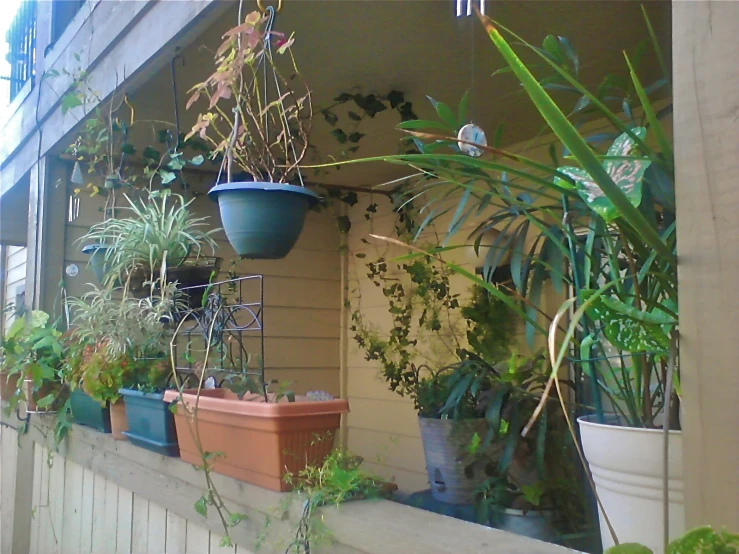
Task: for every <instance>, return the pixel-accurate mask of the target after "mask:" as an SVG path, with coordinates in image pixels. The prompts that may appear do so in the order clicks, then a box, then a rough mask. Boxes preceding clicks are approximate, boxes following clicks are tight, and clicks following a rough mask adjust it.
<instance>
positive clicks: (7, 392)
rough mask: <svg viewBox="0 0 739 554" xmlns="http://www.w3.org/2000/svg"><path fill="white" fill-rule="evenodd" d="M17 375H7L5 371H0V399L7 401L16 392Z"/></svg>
mask: <svg viewBox="0 0 739 554" xmlns="http://www.w3.org/2000/svg"><path fill="white" fill-rule="evenodd" d="M19 375H20V374H19V373H14V374H13V375H8V372H7V371H0V398H2V399H3V400H7V399H9V398H10V397H11V396H13V395H14V394H15V393H16V391H17V390H18V379H19Z"/></svg>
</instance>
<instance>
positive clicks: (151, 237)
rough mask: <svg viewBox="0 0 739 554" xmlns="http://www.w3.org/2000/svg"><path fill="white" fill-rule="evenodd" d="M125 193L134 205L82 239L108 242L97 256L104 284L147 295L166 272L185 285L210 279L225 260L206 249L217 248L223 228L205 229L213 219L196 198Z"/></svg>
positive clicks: (167, 193) (164, 193) (171, 279)
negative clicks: (202, 213) (197, 209)
mask: <svg viewBox="0 0 739 554" xmlns="http://www.w3.org/2000/svg"><path fill="white" fill-rule="evenodd" d="M125 198H126V200H127V202H128V206H127V207H121V208H118V212H119V216H118V217H116V218H111V219H107V220H105V221H103V222H101V223H97V224H95V225H93V226H92V227H91V228H90V230H89V232H88V233H87V234H86V235H84V236H83V237H81V238H80V239H79V240H80V241H83V242H90V241H92V242H95V243H98V244H105V245H106V249H105V252H104V253H103V252H102V251H101V250H100V249H98V251H97V253H96V254H95V255H94V256H93V262H94V260H95V256H101V258H100V260H101V262H102V263H103V264H104V266H105V267H104V270H105V272H106V275H105V278H104V281H103V282H104V283H106V284H108V285H112V284H115V283H121V284H125V285H126V286H127V287H128V289H129V290H130V291H131V292H134V293H137V294H139V295H141V294H146V293H147V289H149V290H150V289H151V287H153V286H154V285H155V284H156V283H158V282H159V281H160V279H161V278H162V276H163V277H164V279H165V280H166V281H168V282H175V281H176V282H178V283H179V286H180V287H181V288H185V287H192V286H198V285H204V284H207V283H208V282H210V280H211V279H212V278H213V277H214V275H215V274H217V273H218V271H219V269H220V264H221V261H222V260H221V258H217V257H214V256H212V255H211V256H206V255H205V253H204V250H205V249H206V248H209V249H210V250H211V254H213V253H214V252H215V249H216V247H217V245H216V242H215V241H214V240H213V238H212V235H213V233H215V232H216V231H218V229H210V230H206V229H205V227H206V226H207V224H206V219H207V218H204V217H196V216H195V215H194V214H193V213H192V212H191V211H190V205H191V204H192V202H193V200H190V201H186V200H185V199H184V198H183V197H182V196H180V195H178V194H173V193H172V192H171V191H169V190H163V191H152V192H149V193H148V195H147V199H145V200H134V199H131V198H129V197H128V196H125ZM93 265H94V263H93ZM162 272H164V273H163V274H162ZM147 283H148V284H149V285H150V286H149V287H147V286H145V285H146V284H147ZM197 305H199V302H198V303H197Z"/></svg>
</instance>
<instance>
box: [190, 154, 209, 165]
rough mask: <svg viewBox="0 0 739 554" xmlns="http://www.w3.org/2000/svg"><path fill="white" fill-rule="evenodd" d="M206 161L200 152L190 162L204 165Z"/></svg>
mask: <svg viewBox="0 0 739 554" xmlns="http://www.w3.org/2000/svg"><path fill="white" fill-rule="evenodd" d="M204 161H205V158H204V157H203V155H202V154H198V155H197V156H195V157H194V158H193V159H191V160H190V163H191V164H192V165H195V166H198V165H202V164H203V162H204Z"/></svg>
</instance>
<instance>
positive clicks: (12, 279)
mask: <svg viewBox="0 0 739 554" xmlns="http://www.w3.org/2000/svg"><path fill="white" fill-rule="evenodd" d="M5 252H6V258H5V279H3V282H4V283H5V290H4V291H2V294H3V296H4V297H5V303H4V306H9V305H11V304H12V305H15V304H16V295H17V293H18V291H19V290H22V289H23V287H24V286H25V283H26V254H27V249H26V247H25V246H8V247H6V248H5ZM12 318H13V314H12V313H7V314H5V321H6V322H9V321H10V320H11V319H12Z"/></svg>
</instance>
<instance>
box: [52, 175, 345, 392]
mask: <svg viewBox="0 0 739 554" xmlns="http://www.w3.org/2000/svg"><path fill="white" fill-rule="evenodd" d="M188 181H189V182H191V184H192V186H193V189H194V190H197V191H201V192H206V191H207V190H208V188H209V186H210V185H211V184H212V182H213V177H212V176H204V175H202V174H196V175H191V176H190V177H189V178H188ZM175 192H176V191H175ZM80 202H81V205H80V210H79V214H80V215H79V217H78V218H77V219H76V220H75V221H73V222H71V223H68V224H67V226H66V233H67V237H66V249H65V250H66V252H65V262H64V265H65V266H68V265H69V264H75V265H77V266H78V268H79V270H80V272H79V274H78V275H77V276H76V277H65V281H66V283H67V291H68V293H69V294H70V295H71V296H78V295H81V294H83V293H84V292H85V291H87V290H89V285H88V283H90V282H94V276H93V274H92V270H91V269H90V268H88V267H87V261H88V258H87V256H86V255H85V254H83V253H82V252H81V248H82V246H83V245H82V244H81V243H80V242H78V239H79V238H80V237H81V236H82V235H84V234H85V233H86V232H87V230H88V228H89V226H90V225H91V224H93V223H96V222H97V221H99V220H100V218H101V215H102V214H101V212H100V207H101V206H102V199H100V197H95V198H90V197H89V195H86V194H85V193H83V194H82V195H81V196H80ZM123 202H125V201H123ZM119 205H120V204H119ZM192 209H193V211H195V212H196V213H197V215H199V216H207V217H209V218H210V219H209V223H210V224H211V225H212V226H213V227H220V216H219V214H218V205H217V203H216V202H213V201H211V200H210V199H209V198H208V197H207V196H205V195H202V196H199V197H198V198H197V199H196V200H195V201H194V203H193V204H192ZM276 224H277V223H276ZM216 239H217V242H218V251H217V252H216V255H218V256H221V257H223V258H224V262H223V266H222V273H221V276H220V277H219V278H221V279H226V278H227V276H226V274H225V272H226V271H228V270H229V269H230V268H231V263H230V262H231V260H233V259H235V258H237V256H236V253H235V252H234V251H233V249H232V248H231V246H230V245H229V243H228V241H227V240H226V236H225V234H224V233H223V232H222V231H221V232H219V233H218V234H217V235H216ZM340 268H341V254H340V252H339V233H338V229H337V227H336V223H335V221H334V219H333V218H332V217H331V216H330V215H328V214H327V213H310V214H309V215H308V218H307V221H306V225H305V229H304V230H303V233H302V235H301V237H300V239H299V241H298V243H297V245H296V246H295V248H294V249H293V251H292V252H290V254H289V255H288V256H287V257H286V258H285V259H282V260H238V263H237V264H236V266H234V268H233V269H234V270H235V272H236V273H237V275H239V276H243V275H247V274H263V275H264V289H265V292H264V295H265V298H264V300H265V312H264V325H265V364H266V368H267V371H268V373H267V378H268V379H277V380H280V381H283V380H287V381H292V382H293V388H294V389H295V390H296V391H298V392H305V391H307V390H315V389H321V390H326V391H328V392H330V393H332V394H334V395H338V394H339V393H340V385H339V373H340V372H339V367H340V362H339V341H340V317H341V269H340ZM255 346H256V344H255Z"/></svg>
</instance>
